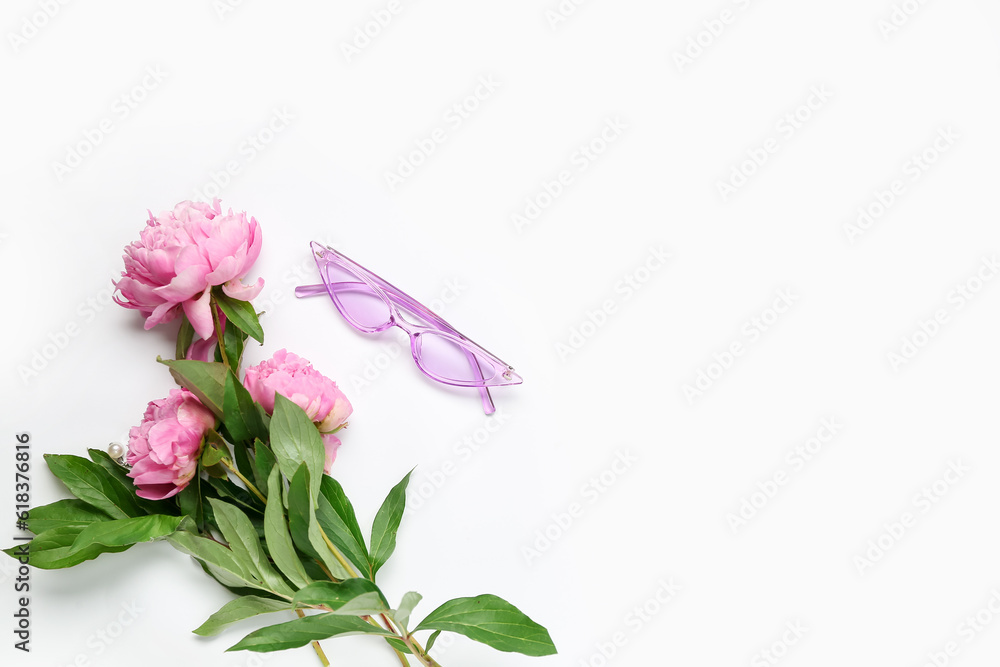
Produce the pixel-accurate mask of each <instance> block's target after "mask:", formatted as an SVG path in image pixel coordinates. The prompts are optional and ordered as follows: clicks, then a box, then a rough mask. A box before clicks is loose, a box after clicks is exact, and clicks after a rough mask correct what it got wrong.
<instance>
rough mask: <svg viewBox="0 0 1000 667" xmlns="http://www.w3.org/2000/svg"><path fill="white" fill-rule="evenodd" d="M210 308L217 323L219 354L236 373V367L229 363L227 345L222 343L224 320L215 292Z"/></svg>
mask: <svg viewBox="0 0 1000 667" xmlns="http://www.w3.org/2000/svg"><path fill="white" fill-rule="evenodd" d="M209 309H210V310H211V311H212V322H214V323H215V338H216V340H217V341H218V346H219V356H221V357H222V363H223V364H225V366H226V368H228V369H229V370H231V371H232V372H233V373H236V369H235V368H233V367H232V366H230V365H229V358H228V357H226V346H225V345H223V344H222V335H223V334H222V322H221V321H220V320H219V305H218V304H217V303H216V302H215V295H214V294H213V295H212V296H211V297H210V300H209Z"/></svg>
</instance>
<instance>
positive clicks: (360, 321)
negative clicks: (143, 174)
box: [321, 262, 391, 329]
mask: <svg viewBox="0 0 1000 667" xmlns="http://www.w3.org/2000/svg"><path fill="white" fill-rule="evenodd" d="M321 273H322V275H323V280H324V281H325V282H326V284H327V286H328V287H329V288H330V292H331V294H332V296H333V300H334V301H335V302H336V303H337V305H338V306H339V307H340V311H341V312H342V313H343V314H344V317H346V318H347V319H348V320H349V321H350V322H351V323H352V324H353V325H354V326H356V327H359V328H361V329H378V328H380V327H382V326H384V325H385V324H387V323H388V322H389V320H390V317H391V315H390V313H389V306H388V305H386V303H385V301H383V300H382V297H380V296H379V295H378V294H376V293H375V292H373V291H372V289H371V288H370V287H369V286H368V284H367V283H366V282H364V281H363V280H362V279H361V278H360V277H358V276H357V275H355V274H354V273H352V272H351V271H349V270H347V269H345V268H343V267H341V266H340V265H338V264H334V263H332V262H329V263H327V264H326V265H325V266H324V267H323V270H322V271H321Z"/></svg>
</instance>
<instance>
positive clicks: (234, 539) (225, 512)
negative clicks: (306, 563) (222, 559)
mask: <svg viewBox="0 0 1000 667" xmlns="http://www.w3.org/2000/svg"><path fill="white" fill-rule="evenodd" d="M208 503H209V504H210V505H211V506H212V510H213V512H214V514H215V520H216V523H217V524H218V526H219V530H220V531H221V532H222V536H223V537H225V538H226V541H227V542H229V548H230V550H232V552H233V555H234V556H235V557H236V560H237V561H239V562H240V564H241V565H243V567H244V569H245V570H246V571H247V572H248V573H249V574H250V575H252V576H253V577H256V579H257V580H259V581H261V582H263V583H265V584H266V586H267V589H268V590H272V591H275V592H276V593H281V594H282V595H291V594H292V593H293V591H292V589H291V588H289V586H288V584H287V583H285V580H284V579H283V578H282V577H281V575H280V574H278V572H277V571H276V570H275V569H274V568H273V567H272V566H271V563H270V562H269V561H268V560H267V556H266V555H265V554H264V549H263V548H262V547H261V546H260V540H259V539H258V537H257V530H256V529H255V528H254V527H253V524H252V523H251V522H250V518H249V517H247V515H246V514H244V513H243V512H241V511H240V510H239V509H238V508H236V507H234V506H232V505H230V504H229V503H227V502H223V501H221V500H216V499H215V498H209V499H208Z"/></svg>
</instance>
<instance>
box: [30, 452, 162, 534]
mask: <svg viewBox="0 0 1000 667" xmlns="http://www.w3.org/2000/svg"><path fill="white" fill-rule="evenodd" d="M45 462H46V463H47V464H48V466H49V470H51V471H52V474H53V475H55V476H56V477H58V478H59V479H60V480H62V482H63V484H65V485H66V488H67V489H69V490H70V492H71V493H72V494H73V495H74V496H76V497H77V498H79V499H80V500H82V501H83V502H85V503H87V504H88V505H91V506H92V507H96V508H97V509H99V510H101V511H103V512H105V513H107V515H108V516H110V517H111V518H113V519H127V518H129V517H133V516H140V515H142V514H144V512H143V511H142V509H141V508H140V507H139V505H138V503H137V502H136V500H135V497H134V496H132V494H131V493H129V492H128V491H126V490H125V489H123V488H122V487H121V485H120V484H119V483H118V480H116V479H115V478H114V477H113V476H112V475H111V473H109V472H108V471H107V470H105V469H104V468H102V467H101V466H100V465H98V464H97V463H94V462H93V461H88V460H87V459H85V458H83V457H80V456H72V455H70V454H45Z"/></svg>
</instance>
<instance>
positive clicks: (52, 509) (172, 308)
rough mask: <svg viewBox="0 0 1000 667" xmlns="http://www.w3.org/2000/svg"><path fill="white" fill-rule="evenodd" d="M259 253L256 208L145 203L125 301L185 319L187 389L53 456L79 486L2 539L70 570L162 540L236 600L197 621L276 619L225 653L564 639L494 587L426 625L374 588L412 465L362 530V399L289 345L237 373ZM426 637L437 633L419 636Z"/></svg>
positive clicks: (174, 370) (399, 655) (177, 371)
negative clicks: (355, 434)
mask: <svg viewBox="0 0 1000 667" xmlns="http://www.w3.org/2000/svg"><path fill="white" fill-rule="evenodd" d="M260 249H261V233H260V229H259V226H258V224H257V221H256V220H254V219H253V218H249V219H248V217H247V216H246V214H245V213H239V214H236V213H234V212H233V211H232V210H229V211H228V212H227V213H223V211H222V209H221V207H220V205H219V202H218V200H216V201H215V202H214V203H213V204H212V205H208V204H202V203H192V202H182V203H181V204H178V205H177V206H176V207H175V208H174V209H173V210H172V211H168V212H165V213H162V214H160V215H158V216H154V215H152V214H150V218H149V221H148V222H147V225H146V227H145V229H143V230H142V232H141V234H140V239H139V240H138V241H137V242H134V243H132V244H131V245H130V246H128V247H127V248H126V249H125V253H126V254H125V256H124V259H125V271H123V273H122V277H121V279H120V280H119V281H118V282H117V283H116V287H117V290H118V291H119V292H120V297H116V301H117V302H118V303H119V304H120V305H122V306H125V307H127V308H133V309H136V310H138V311H140V312H141V313H142V314H143V316H144V317H145V328H146V329H150V328H152V327H154V326H156V325H158V324H161V323H164V322H168V321H171V320H174V319H177V318H180V329H179V332H178V335H177V345H176V351H175V355H174V358H173V359H162V358H157V361H158V362H160V363H161V364H163V365H164V366H166V369H168V370H169V372H170V373H171V375H172V376H173V378H174V379H175V380H176V382H177V384H178V385H179V388H177V389H173V390H171V392H170V394H169V395H168V396H167V397H166V398H163V399H160V400H154V401H151V402H150V403H149V405H148V408H147V410H146V413H145V415H144V416H143V418H142V420H141V422H140V423H139V425H138V426H135V427H133V428H132V429H131V431H130V434H129V442H128V447H127V449H126V448H125V447H124V446H122V445H117V444H112V446H111V447H109V449H108V451H102V450H98V449H90V450H88V457H89V458H83V457H80V456H74V455H69V454H47V455H46V456H45V460H46V463H47V465H48V467H49V469H50V470H51V472H52V473H53V474H54V475H55V476H56V477H58V478H59V479H60V480H61V481H62V482H63V483H64V484H65V486H66V488H67V489H68V490H69V491H70V493H72V494H73V496H75V497H74V498H70V499H65V500H59V501H57V502H54V503H52V504H49V505H45V506H43V507H37V508H33V509H31V510H25V511H23V512H22V513H21V515H20V516H19V519H21V520H22V521H23V522H24V524H25V525H26V526H27V528H28V530H29V531H30V532H31V533H33V534H34V538H33V539H31V540H30V542H26V543H25V544H22V545H18V546H15V547H12V548H10V549H7V550H5V553H7V554H8V555H10V556H12V557H14V558H16V559H18V560H20V561H21V562H22V563H24V564H29V565H31V566H34V567H36V568H42V569H57V568H66V567H72V566H75V565H79V564H81V563H83V562H85V561H88V560H91V559H94V558H97V557H99V556H101V555H102V554H105V553H116V552H121V551H125V550H126V549H129V548H131V547H132V546H134V545H136V544H138V543H140V542H149V541H152V540H166V541H167V542H169V543H170V544H171V545H172V546H173V547H174V548H176V549H178V550H180V551H182V552H184V553H186V554H189V555H190V556H192V557H193V558H194V559H195V560H196V561H197V562H198V563H199V564H200V565H201V567H202V569H203V570H204V571H205V574H206V575H207V576H209V577H212V578H213V579H215V580H216V581H217V582H218V583H219V584H221V585H222V586H224V587H225V588H227V589H229V590H230V591H231V592H232V593H233V594H234V596H235V597H234V598H233V600H232V601H231V602H229V603H227V604H226V605H225V606H223V607H222V608H221V609H220V610H219V611H218V612H216V613H214V614H212V615H211V616H210V617H209V618H208V619H207V620H204V622H203V623H201V625H200V626H198V627H197V628H196V629H195V630H194V632H195V633H196V634H199V635H214V634H216V633H219V632H220V631H222V630H223V629H224V628H226V627H227V626H229V625H231V624H234V623H236V622H239V621H243V620H245V619H249V618H253V617H257V616H264V615H268V617H269V618H270V619H272V622H271V623H270V624H267V625H264V626H263V627H261V628H259V629H257V630H255V631H253V632H251V633H250V634H248V635H247V636H245V637H244V638H243V639H241V640H240V641H239V642H238V643H236V644H235V645H234V646H232V647H230V648H229V649H228V650H246V651H257V652H269V651H279V650H283V649H291V648H297V647H302V646H305V645H307V644H312V646H313V649H314V650H315V652H316V654H317V656H318V657H319V659H320V661H321V662H322V663H323V664H324V665H327V664H329V662H328V661H327V658H326V656H325V654H324V652H323V649H322V648H321V647H320V645H319V641H320V640H323V639H328V638H332V637H342V636H346V635H360V634H365V635H372V636H373V637H374V638H375V639H376V640H378V641H381V642H385V643H386V644H387V645H388V649H391V651H392V652H393V653H394V654H395V657H396V659H398V661H399V662H400V663H401V664H403V665H407V664H410V663H409V660H411V659H414V660H416V661H417V662H418V663H419V664H422V665H427V666H431V665H437V664H438V663H437V662H435V660H434V658H433V657H431V654H430V651H431V648H432V646H433V644H434V642H435V640H436V639H437V637H438V636H439V635H440V633H442V632H455V633H459V634H462V635H465V636H466V637H469V638H471V639H473V640H476V641H478V642H482V643H484V644H487V645H489V646H491V647H493V648H495V649H498V650H501V651H514V652H519V653H523V654H525V655H529V656H542V655H549V654H553V653H555V646H554V645H553V643H552V640H551V638H550V637H549V634H548V632H547V631H546V630H545V628H543V627H542V626H541V625H539V624H537V623H535V622H534V621H532V620H531V619H530V618H528V616H526V615H525V614H524V613H522V612H521V611H520V610H518V609H517V608H516V607H514V606H513V605H511V604H510V603H508V602H506V601H504V600H502V599H500V598H499V597H496V596H494V595H479V596H476V597H466V598H458V599H454V600H451V601H449V602H446V603H444V604H442V605H441V606H440V607H438V608H437V609H435V610H433V611H431V612H430V613H429V614H427V615H426V616H424V617H423V619H422V620H420V621H416V620H414V618H413V612H414V609H415V607H416V606H417V604H418V602H420V599H421V596H420V595H419V594H418V593H415V592H409V593H406V594H405V595H403V596H402V599H401V600H399V601H398V602H395V603H394V604H393V603H390V601H389V600H388V599H387V598H386V596H385V595H384V594H383V593H382V591H381V590H380V589H379V586H378V582H377V575H378V572H379V569H380V568H382V567H383V566H384V565H385V563H386V562H387V561H388V560H389V558H390V556H392V554H393V551H394V550H395V546H396V532H397V530H398V528H399V525H400V521H401V519H402V516H403V511H404V508H405V502H406V495H405V494H406V487H407V483H408V481H409V474H407V475H406V476H405V477H404V478H403V479H402V480H401V481H400V482H399V483H398V484H397V485H396V486H395V487H393V488H392V489H391V490H390V491H389V493H388V496H387V497H386V499H385V501H384V502H383V504H382V506H381V507H380V508H379V510H378V512H377V514H376V515H375V519H374V521H373V525H372V527H371V530H370V532H369V533H368V537H367V539H366V535H365V532H363V531H362V529H361V526H360V525H359V523H358V520H357V518H356V516H355V512H354V508H353V506H352V504H351V501H350V500H349V499H348V497H347V495H346V494H345V492H344V489H343V487H342V486H341V485H340V484H339V483H338V482H337V481H336V479H334V478H333V477H332V476H330V475H329V473H330V472H331V469H332V466H333V464H334V461H335V459H336V455H337V449H338V447H339V446H340V444H341V441H340V439H339V435H338V434H340V433H341V431H342V429H344V427H345V426H346V425H347V419H348V417H349V416H350V415H351V413H352V407H351V404H350V401H349V400H348V399H347V397H346V396H345V395H344V394H343V393H342V392H341V391H340V389H338V387H337V385H336V383H335V382H333V381H332V380H330V379H329V378H327V377H325V376H324V375H322V374H321V373H320V372H318V371H317V370H315V369H314V368H313V367H312V365H311V364H310V363H309V362H308V361H306V360H304V359H302V358H300V357H299V356H297V355H295V354H293V353H291V352H286V351H285V350H280V351H278V352H277V353H275V354H274V356H273V357H272V358H271V359H269V360H267V361H264V362H262V363H260V364H258V365H257V366H254V367H251V368H247V369H245V370H244V371H242V372H241V361H242V358H243V351H244V349H245V347H246V345H247V342H248V340H249V339H251V338H252V339H254V340H256V341H258V342H261V343H262V342H263V340H264V332H263V329H262V328H261V325H260V321H259V319H258V314H257V313H256V312H255V310H254V308H253V306H252V304H251V300H252V299H253V298H254V297H256V296H257V294H259V292H260V290H261V289H262V287H263V280H262V279H260V280H258V281H257V282H256V283H255V284H252V285H248V284H245V283H244V282H243V279H244V278H245V277H246V275H247V274H248V273H249V271H250V268H251V267H252V265H253V263H254V262H255V260H256V259H257V257H258V255H259V253H260ZM331 296H334V295H333V292H332V291H331ZM411 335H412V334H411ZM448 336H451V338H453V339H455V341H457V342H459V343H463V344H465V343H466V342H470V341H467V340H466V339H464V337H461V336H460V334H457V332H456V334H455V335H452V334H451V333H448ZM441 337H442V338H444V337H445V336H444V334H441ZM414 354H415V358H416V354H417V348H416V347H414ZM497 361H498V360H497ZM419 363H420V361H419V360H418V364H419ZM422 370H424V371H425V372H427V368H422ZM511 370H512V369H511ZM477 373H478V375H477V377H478V379H479V380H480V382H479V383H478V385H472V384H470V385H467V386H478V387H479V388H480V390H481V391H484V390H485V384H486V383H485V382H484V381H482V380H483V374H482V372H481V371H480V370H478V369H477ZM506 377H507V379H508V380H510V377H511V375H510V373H509V371H508V372H507V373H506ZM518 381H519V379H518ZM484 396H488V393H484ZM484 405H486V399H485V398H484ZM489 405H490V407H491V406H492V403H490V404H489ZM275 615H277V616H278V617H279V619H280V620H278V621H277V622H275V621H274V620H273V619H274V616H275ZM283 616H290V617H291V618H282V617H283ZM192 621H194V619H192ZM192 624H193V623H192ZM418 633H426V636H425V637H423V639H422V640H418V637H417V635H418ZM388 649H387V650H388Z"/></svg>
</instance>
